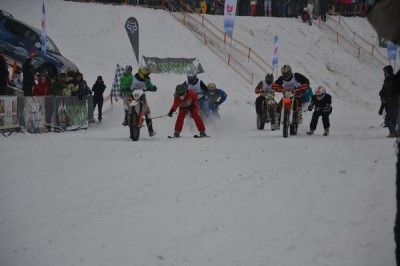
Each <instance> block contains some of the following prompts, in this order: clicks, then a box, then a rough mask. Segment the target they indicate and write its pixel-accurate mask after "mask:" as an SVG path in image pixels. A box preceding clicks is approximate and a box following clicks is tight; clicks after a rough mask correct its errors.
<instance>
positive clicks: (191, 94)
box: [171, 89, 198, 112]
mask: <svg viewBox="0 0 400 266" xmlns="http://www.w3.org/2000/svg"><path fill="white" fill-rule="evenodd" d="M197 105H198V102H197V94H196V92H195V91H193V90H191V89H189V90H188V92H187V93H186V97H185V98H184V99H183V100H181V99H180V98H179V97H178V96H176V95H175V97H174V103H173V104H172V107H171V109H172V110H173V111H174V112H175V111H176V109H178V107H179V108H189V107H190V106H197Z"/></svg>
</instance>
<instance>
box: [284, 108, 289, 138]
mask: <svg viewBox="0 0 400 266" xmlns="http://www.w3.org/2000/svg"><path fill="white" fill-rule="evenodd" d="M289 115H290V111H289V110H286V109H285V110H284V111H283V125H282V126H283V128H282V129H283V130H282V132H283V137H284V138H287V137H288V131H289Z"/></svg>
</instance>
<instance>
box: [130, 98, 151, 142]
mask: <svg viewBox="0 0 400 266" xmlns="http://www.w3.org/2000/svg"><path fill="white" fill-rule="evenodd" d="M145 103H146V94H145V92H144V91H143V90H134V91H133V92H132V100H131V102H130V103H129V109H128V125H129V131H130V135H131V139H132V141H138V140H139V136H140V129H141V128H142V127H143V122H144V121H145V114H146V112H147V108H148V107H147V105H146V104H145Z"/></svg>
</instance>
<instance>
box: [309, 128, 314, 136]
mask: <svg viewBox="0 0 400 266" xmlns="http://www.w3.org/2000/svg"><path fill="white" fill-rule="evenodd" d="M307 134H308V135H310V136H311V135H312V134H314V129H311V128H310V130H309V131H308V132H307Z"/></svg>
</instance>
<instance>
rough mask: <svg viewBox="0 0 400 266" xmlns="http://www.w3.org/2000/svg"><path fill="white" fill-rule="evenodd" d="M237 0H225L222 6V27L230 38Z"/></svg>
mask: <svg viewBox="0 0 400 266" xmlns="http://www.w3.org/2000/svg"><path fill="white" fill-rule="evenodd" d="M236 4H237V0H225V6H224V29H225V32H226V34H227V35H228V36H229V37H231V38H232V36H233V27H234V26H235V16H236Z"/></svg>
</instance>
